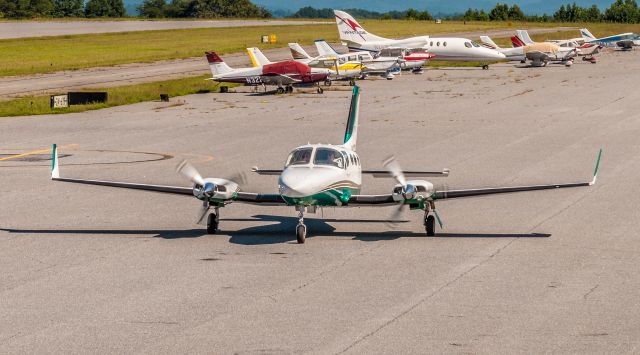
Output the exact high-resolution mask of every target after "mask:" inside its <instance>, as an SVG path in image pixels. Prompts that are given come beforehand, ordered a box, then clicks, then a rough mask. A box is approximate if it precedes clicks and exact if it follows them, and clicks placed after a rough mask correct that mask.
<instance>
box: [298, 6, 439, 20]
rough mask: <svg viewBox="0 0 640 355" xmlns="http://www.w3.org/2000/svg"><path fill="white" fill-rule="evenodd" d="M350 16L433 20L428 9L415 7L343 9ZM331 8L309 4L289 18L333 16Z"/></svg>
mask: <svg viewBox="0 0 640 355" xmlns="http://www.w3.org/2000/svg"><path fill="white" fill-rule="evenodd" d="M344 11H346V12H348V13H349V14H350V15H351V16H354V17H357V18H365V19H388V20H391V19H394V20H423V21H424V20H427V21H430V20H433V16H431V14H430V13H429V11H418V10H415V9H408V10H406V11H389V12H385V13H381V12H376V11H369V10H364V9H345V10H344ZM333 16H334V15H333V9H330V8H324V9H316V8H314V7H311V6H306V7H303V8H301V9H300V10H298V11H297V12H296V13H294V14H293V15H291V16H289V17H290V18H331V19H332V18H333Z"/></svg>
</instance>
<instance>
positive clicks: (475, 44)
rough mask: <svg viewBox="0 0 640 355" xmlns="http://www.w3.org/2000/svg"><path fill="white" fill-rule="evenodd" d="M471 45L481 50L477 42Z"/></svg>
mask: <svg viewBox="0 0 640 355" xmlns="http://www.w3.org/2000/svg"><path fill="white" fill-rule="evenodd" d="M471 44H472V45H473V46H474V47H476V48H479V47H480V45H479V44H477V43H476V42H471Z"/></svg>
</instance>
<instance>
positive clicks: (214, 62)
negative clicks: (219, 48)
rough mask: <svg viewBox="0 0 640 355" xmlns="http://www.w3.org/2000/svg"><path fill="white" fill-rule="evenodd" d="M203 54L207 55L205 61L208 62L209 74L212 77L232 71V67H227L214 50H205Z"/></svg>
mask: <svg viewBox="0 0 640 355" xmlns="http://www.w3.org/2000/svg"><path fill="white" fill-rule="evenodd" d="M205 55H206V56H207V62H209V68H210V69H211V74H212V75H213V76H214V77H215V76H217V75H220V74H225V73H229V72H232V71H233V69H231V67H229V66H228V65H227V63H225V62H224V61H223V60H222V58H220V56H219V55H218V54H217V53H216V52H205Z"/></svg>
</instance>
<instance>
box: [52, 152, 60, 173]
mask: <svg viewBox="0 0 640 355" xmlns="http://www.w3.org/2000/svg"><path fill="white" fill-rule="evenodd" d="M59 178H60V168H59V167H58V146H57V145H56V144H55V143H54V144H53V146H52V147H51V180H54V179H59Z"/></svg>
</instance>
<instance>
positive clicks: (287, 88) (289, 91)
mask: <svg viewBox="0 0 640 355" xmlns="http://www.w3.org/2000/svg"><path fill="white" fill-rule="evenodd" d="M284 92H286V93H287V94H291V93H293V86H287V87H286V88H285V89H284Z"/></svg>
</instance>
